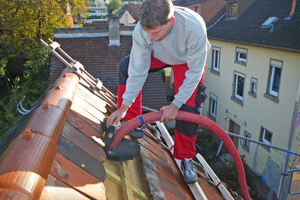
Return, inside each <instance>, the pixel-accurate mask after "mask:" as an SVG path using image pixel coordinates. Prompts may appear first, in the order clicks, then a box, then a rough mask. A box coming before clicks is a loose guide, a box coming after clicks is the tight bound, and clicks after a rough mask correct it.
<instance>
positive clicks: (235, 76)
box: [233, 72, 246, 102]
mask: <svg viewBox="0 0 300 200" xmlns="http://www.w3.org/2000/svg"><path fill="white" fill-rule="evenodd" d="M238 77H242V78H243V79H244V82H243V91H242V93H243V94H242V95H243V96H240V95H239V94H238V89H239V88H238V83H239V82H238V81H239V80H238ZM233 79H234V81H233V97H234V98H236V99H237V100H239V101H241V102H243V101H244V96H245V95H244V91H245V79H246V76H245V75H243V74H241V73H238V72H234V78H233Z"/></svg>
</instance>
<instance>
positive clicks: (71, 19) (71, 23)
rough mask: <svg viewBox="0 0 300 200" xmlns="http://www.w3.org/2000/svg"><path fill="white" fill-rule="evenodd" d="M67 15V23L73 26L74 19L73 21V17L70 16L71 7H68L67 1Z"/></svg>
mask: <svg viewBox="0 0 300 200" xmlns="http://www.w3.org/2000/svg"><path fill="white" fill-rule="evenodd" d="M67 16H68V17H69V25H70V26H71V27H72V28H74V21H73V17H72V13H71V8H70V4H69V3H67Z"/></svg>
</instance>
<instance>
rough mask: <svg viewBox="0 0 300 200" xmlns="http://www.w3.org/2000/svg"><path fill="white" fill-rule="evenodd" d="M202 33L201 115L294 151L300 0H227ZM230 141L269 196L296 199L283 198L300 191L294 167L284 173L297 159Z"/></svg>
mask: <svg viewBox="0 0 300 200" xmlns="http://www.w3.org/2000/svg"><path fill="white" fill-rule="evenodd" d="M296 3H297V4H296ZM207 32H208V38H209V41H210V43H211V46H212V47H211V51H210V53H209V55H208V58H207V69H206V78H205V82H204V83H205V85H206V86H207V89H206V93H207V95H208V98H207V100H206V102H205V103H204V106H203V114H204V115H205V116H207V117H209V118H210V119H211V120H213V121H215V122H216V123H218V124H219V125H220V126H221V127H222V128H223V129H224V130H226V131H228V132H231V133H234V134H237V135H239V136H243V137H247V138H251V139H253V140H256V141H260V142H262V143H263V144H267V145H272V146H275V147H279V148H282V149H286V150H288V151H290V152H298V153H299V150H298V149H299V139H300V129H299V118H298V117H299V107H296V109H295V108H294V107H295V105H298V104H296V102H297V101H299V90H300V88H299V84H298V83H299V78H300V65H299V63H300V2H299V1H298V2H297V1H296V0H294V1H285V0H256V1H254V0H252V1H249V0H228V1H227V5H226V14H225V15H223V16H222V17H221V18H220V19H219V20H217V22H216V23H214V24H213V25H212V26H210V27H208V31H207ZM297 110H298V112H297ZM297 113H298V114H297ZM297 118H298V119H297ZM290 133H291V134H292V136H290ZM232 139H233V142H234V144H235V146H236V148H237V149H238V151H239V153H240V155H245V161H246V164H247V166H248V167H249V168H250V169H251V170H252V171H254V172H255V173H256V174H257V175H259V176H261V177H262V180H265V184H267V185H268V187H270V188H271V192H269V193H266V197H265V198H266V199H274V198H276V195H277V197H279V196H280V199H299V198H300V196H299V195H288V192H289V191H290V193H297V192H300V183H299V182H300V181H299V174H298V173H299V172H294V173H287V170H292V169H296V168H297V167H299V166H300V165H299V156H290V153H287V154H286V153H285V152H282V151H279V150H277V149H274V148H271V147H268V146H261V145H257V144H255V143H252V142H249V141H246V140H241V139H238V138H236V137H233V138H232ZM289 141H290V142H291V143H290V144H291V145H290V146H289ZM284 166H286V169H285V167H284ZM285 174H286V176H284V175H285ZM291 175H293V178H292V177H291ZM290 181H292V182H291V188H289V187H290ZM258 190H259V188H258Z"/></svg>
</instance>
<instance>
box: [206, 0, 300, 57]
mask: <svg viewBox="0 0 300 200" xmlns="http://www.w3.org/2000/svg"><path fill="white" fill-rule="evenodd" d="M291 7H292V3H291V2H287V1H285V0H256V1H254V3H253V4H252V5H251V6H250V7H249V8H248V9H247V10H246V11H245V12H244V13H243V14H242V15H241V16H239V17H238V18H237V19H232V20H231V19H226V16H225V15H224V16H223V18H221V19H220V20H219V21H218V22H217V23H216V24H215V25H213V26H211V27H208V31H207V32H208V37H209V39H218V40H224V41H231V42H238V43H244V44H251V45H259V46H264V47H270V48H277V49H282V50H288V51H297V52H300V25H299V24H300V3H298V4H297V5H296V12H295V14H294V15H292V16H291V17H289V14H290V12H291ZM270 17H277V18H278V20H277V21H275V22H273V24H271V26H269V28H263V27H262V24H263V23H264V22H265V21H266V20H268V19H269V18H270Z"/></svg>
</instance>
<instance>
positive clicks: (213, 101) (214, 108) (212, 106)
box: [209, 97, 217, 117]
mask: <svg viewBox="0 0 300 200" xmlns="http://www.w3.org/2000/svg"><path fill="white" fill-rule="evenodd" d="M216 111H217V100H216V99H214V98H213V97H210V108H209V113H210V114H211V115H212V116H214V117H216V113H217V112H216Z"/></svg>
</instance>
